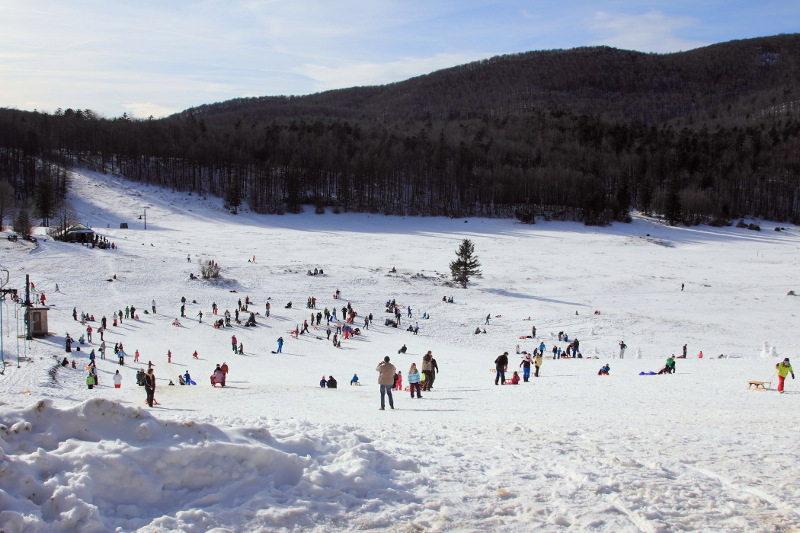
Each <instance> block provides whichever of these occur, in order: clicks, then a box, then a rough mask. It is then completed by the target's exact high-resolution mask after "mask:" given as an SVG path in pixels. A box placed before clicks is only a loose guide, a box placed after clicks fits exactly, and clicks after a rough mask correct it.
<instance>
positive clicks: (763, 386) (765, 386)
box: [747, 381, 772, 390]
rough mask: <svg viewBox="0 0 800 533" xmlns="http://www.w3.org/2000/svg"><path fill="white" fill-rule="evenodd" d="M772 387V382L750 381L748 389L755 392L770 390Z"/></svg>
mask: <svg viewBox="0 0 800 533" xmlns="http://www.w3.org/2000/svg"><path fill="white" fill-rule="evenodd" d="M770 386H772V382H771V381H748V382H747V388H748V389H755V390H769V388H770Z"/></svg>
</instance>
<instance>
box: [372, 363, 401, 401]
mask: <svg viewBox="0 0 800 533" xmlns="http://www.w3.org/2000/svg"><path fill="white" fill-rule="evenodd" d="M375 370H376V371H377V372H378V385H380V388H381V409H380V410H381V411H383V410H385V408H386V402H385V399H384V397H385V396H388V397H389V408H391V409H394V400H393V399H392V385H394V375H395V373H396V372H397V368H395V366H394V365H393V364H392V363H390V362H389V356H388V355H387V356H386V357H384V358H383V361H381V362H380V363H379V364H378V366H377V367H375Z"/></svg>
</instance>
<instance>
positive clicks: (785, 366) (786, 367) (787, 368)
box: [775, 357, 794, 394]
mask: <svg viewBox="0 0 800 533" xmlns="http://www.w3.org/2000/svg"><path fill="white" fill-rule="evenodd" d="M775 368H777V369H778V392H780V393H781V394H783V382H784V381H786V376H788V375H789V374H791V375H792V379H794V370H792V365H791V364H790V363H789V358H788V357H787V358H786V359H784V360H783V361H781V362H780V363H778V364H777V365H775Z"/></svg>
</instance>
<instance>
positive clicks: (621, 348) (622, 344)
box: [619, 341, 628, 359]
mask: <svg viewBox="0 0 800 533" xmlns="http://www.w3.org/2000/svg"><path fill="white" fill-rule="evenodd" d="M627 347H628V345H627V344H625V341H619V358H620V359H624V358H625V348H627Z"/></svg>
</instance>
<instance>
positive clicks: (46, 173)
mask: <svg viewBox="0 0 800 533" xmlns="http://www.w3.org/2000/svg"><path fill="white" fill-rule="evenodd" d="M55 187H56V184H55V183H54V181H53V178H52V176H51V174H50V167H49V166H48V165H45V166H44V167H43V168H42V176H41V178H40V179H39V183H38V184H37V186H36V197H35V203H36V205H35V211H36V215H37V216H38V217H39V218H40V219H41V220H42V226H45V227H49V226H50V219H51V218H52V217H53V216H54V215H55V214H56V211H57V208H58V205H57V204H58V199H57V198H56V190H55Z"/></svg>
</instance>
